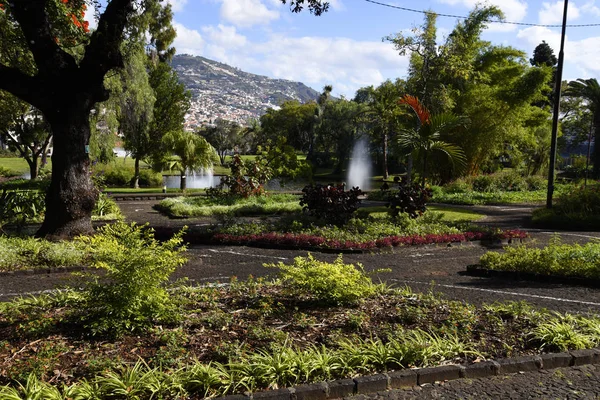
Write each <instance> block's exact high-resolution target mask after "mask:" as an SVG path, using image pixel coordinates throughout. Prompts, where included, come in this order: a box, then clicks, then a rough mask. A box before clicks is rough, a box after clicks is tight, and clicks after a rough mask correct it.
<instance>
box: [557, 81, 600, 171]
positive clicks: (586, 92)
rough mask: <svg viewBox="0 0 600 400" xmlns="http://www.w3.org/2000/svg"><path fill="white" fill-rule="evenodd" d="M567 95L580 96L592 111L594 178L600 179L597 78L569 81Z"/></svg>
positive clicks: (599, 125) (598, 90)
mask: <svg viewBox="0 0 600 400" xmlns="http://www.w3.org/2000/svg"><path fill="white" fill-rule="evenodd" d="M564 94H565V96H570V97H580V98H582V99H584V100H585V101H586V102H587V106H588V108H589V110H590V111H591V112H592V121H593V125H594V157H593V159H594V170H593V175H594V179H600V85H598V81H597V80H596V78H591V79H577V80H576V81H571V82H569V86H568V87H567V90H565V93H564Z"/></svg>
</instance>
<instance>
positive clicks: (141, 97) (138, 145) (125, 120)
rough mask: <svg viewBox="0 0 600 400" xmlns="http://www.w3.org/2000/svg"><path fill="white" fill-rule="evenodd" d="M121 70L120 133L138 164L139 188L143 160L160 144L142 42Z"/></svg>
mask: <svg viewBox="0 0 600 400" xmlns="http://www.w3.org/2000/svg"><path fill="white" fill-rule="evenodd" d="M128 45H129V46H134V47H137V49H136V50H134V51H132V52H131V55H130V57H129V59H128V60H127V62H126V63H125V68H123V69H122V70H121V80H122V82H121V84H122V87H123V91H122V92H121V93H119V111H118V113H117V114H118V117H117V119H118V120H119V132H120V133H121V134H122V135H123V140H124V148H125V150H126V151H128V152H130V153H131V156H132V158H133V159H134V161H135V164H134V173H133V181H132V182H131V184H132V187H134V188H139V178H140V161H141V160H143V159H145V158H147V157H149V156H150V154H151V153H152V151H153V150H154V149H155V148H156V146H157V145H159V144H160V142H158V141H153V140H152V137H151V136H150V130H149V128H150V123H151V122H152V121H153V119H154V112H153V111H154V103H155V101H156V97H154V90H152V87H151V86H150V83H149V82H148V74H147V72H146V53H145V52H144V49H143V47H141V46H140V44H139V43H137V44H136V43H131V44H128Z"/></svg>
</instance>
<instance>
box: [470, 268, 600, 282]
mask: <svg viewBox="0 0 600 400" xmlns="http://www.w3.org/2000/svg"><path fill="white" fill-rule="evenodd" d="M464 274H465V275H469V276H477V277H483V278H501V279H511V280H515V281H534V282H545V283H556V284H563V285H565V284H566V285H573V286H585V287H591V288H600V279H592V278H580V277H569V276H558V275H541V274H534V273H531V272H519V271H502V270H495V269H488V268H483V267H482V266H481V265H480V264H472V265H467V270H466V271H465V272H464Z"/></svg>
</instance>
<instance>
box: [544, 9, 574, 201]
mask: <svg viewBox="0 0 600 400" xmlns="http://www.w3.org/2000/svg"><path fill="white" fill-rule="evenodd" d="M568 6H569V0H565V8H564V11H563V22H562V33H561V35H560V52H559V53H558V67H557V69H556V81H555V82H554V112H553V115H552V139H551V140H552V143H551V145H550V167H549V169H548V193H547V197H546V208H552V194H553V193H554V169H555V168H556V140H557V137H558V114H560V89H561V84H562V72H563V63H564V60H565V32H566V30H567V8H568Z"/></svg>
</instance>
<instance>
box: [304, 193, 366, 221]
mask: <svg viewBox="0 0 600 400" xmlns="http://www.w3.org/2000/svg"><path fill="white" fill-rule="evenodd" d="M302 193H303V195H302V199H300V205H301V206H302V209H303V210H304V211H305V212H307V213H308V214H309V215H312V216H314V217H316V218H321V219H324V220H325V221H326V222H328V223H332V224H334V225H343V224H345V223H346V222H348V220H349V219H350V218H351V217H352V214H353V213H354V212H355V211H356V210H357V209H358V206H359V204H360V199H359V198H358V196H360V195H361V194H362V191H361V190H360V189H359V188H358V187H354V188H352V189H350V190H344V185H336V186H334V185H320V184H317V185H308V186H305V187H304V189H302Z"/></svg>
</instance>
